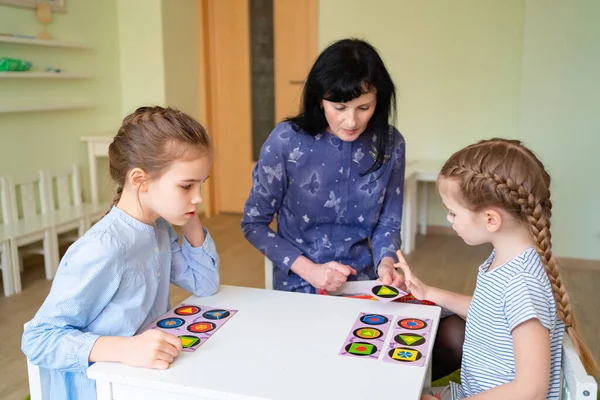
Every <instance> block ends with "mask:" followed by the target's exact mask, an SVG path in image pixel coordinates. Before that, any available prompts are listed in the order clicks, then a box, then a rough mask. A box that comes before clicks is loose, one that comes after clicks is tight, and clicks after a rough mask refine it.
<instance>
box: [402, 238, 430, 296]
mask: <svg viewBox="0 0 600 400" xmlns="http://www.w3.org/2000/svg"><path fill="white" fill-rule="evenodd" d="M396 254H397V255H398V264H396V265H395V266H396V267H398V268H400V269H402V272H403V273H404V281H405V283H406V288H407V289H408V290H409V291H410V293H411V294H412V295H413V296H415V297H416V298H417V299H419V300H423V299H427V292H428V291H429V286H427V285H426V284H424V283H423V282H421V280H420V279H419V278H417V277H416V276H415V275H414V274H413V273H412V271H411V270H410V267H409V266H408V263H407V262H406V260H405V259H404V256H403V255H402V252H401V251H400V250H398V251H397V252H396Z"/></svg>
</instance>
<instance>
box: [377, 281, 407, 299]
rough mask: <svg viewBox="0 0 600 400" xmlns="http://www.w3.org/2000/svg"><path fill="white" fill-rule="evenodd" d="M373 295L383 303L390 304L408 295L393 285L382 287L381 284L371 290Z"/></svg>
mask: <svg viewBox="0 0 600 400" xmlns="http://www.w3.org/2000/svg"><path fill="white" fill-rule="evenodd" d="M371 294H372V295H373V296H374V297H375V298H376V299H377V300H379V301H381V302H382V303H389V302H391V301H394V300H396V299H399V298H400V297H403V296H406V295H407V294H408V293H406V292H405V291H403V290H401V289H398V288H397V287H395V286H392V285H382V284H380V283H378V284H376V285H374V286H373V287H372V288H371Z"/></svg>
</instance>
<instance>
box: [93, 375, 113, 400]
mask: <svg viewBox="0 0 600 400" xmlns="http://www.w3.org/2000/svg"><path fill="white" fill-rule="evenodd" d="M96 395H97V399H98V400H112V398H113V396H112V385H111V383H110V382H104V381H99V380H97V381H96Z"/></svg>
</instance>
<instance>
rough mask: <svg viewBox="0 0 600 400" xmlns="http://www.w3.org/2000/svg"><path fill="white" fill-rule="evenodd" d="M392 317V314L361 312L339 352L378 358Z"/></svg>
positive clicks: (345, 354) (351, 355)
mask: <svg viewBox="0 0 600 400" xmlns="http://www.w3.org/2000/svg"><path fill="white" fill-rule="evenodd" d="M392 318H393V316H392V315H384V314H372V313H360V314H359V315H358V317H357V318H356V320H355V321H354V325H352V329H350V332H349V333H348V336H347V337H346V341H345V342H344V345H343V346H342V349H341V350H340V353H339V354H340V355H342V356H347V357H358V358H370V359H378V358H379V354H380V353H381V350H382V349H383V344H384V343H385V338H386V336H387V333H388V331H389V329H390V326H391V321H392Z"/></svg>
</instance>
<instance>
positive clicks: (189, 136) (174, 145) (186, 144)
mask: <svg viewBox="0 0 600 400" xmlns="http://www.w3.org/2000/svg"><path fill="white" fill-rule="evenodd" d="M203 155H212V146H211V142H210V138H209V136H208V134H207V133H206V130H205V129H204V127H203V126H202V125H201V124H200V123H199V122H198V121H196V120H195V119H194V118H192V117H190V116H189V115H187V114H185V113H183V112H181V111H178V110H175V109H173V108H169V107H167V108H163V107H158V106H154V107H140V108H138V109H137V110H135V111H134V112H133V113H131V114H129V115H128V116H127V117H125V119H124V120H123V123H122V125H121V127H120V128H119V132H118V133H117V135H116V136H115V138H114V139H113V141H112V143H111V144H110V146H109V148H108V157H109V164H110V176H111V178H112V179H113V180H114V181H115V183H116V184H117V194H116V195H115V197H114V199H113V202H112V205H111V208H112V206H115V205H117V203H118V202H119V200H120V199H121V194H122V193H123V186H124V185H125V179H126V176H127V172H128V171H129V170H131V169H132V168H136V167H137V168H140V169H142V170H143V171H144V172H146V173H147V174H148V176H149V178H150V179H157V178H159V177H160V176H161V175H162V174H163V173H165V172H166V171H167V169H168V168H169V166H170V165H171V163H172V162H173V161H175V160H180V159H186V158H195V157H200V156H203Z"/></svg>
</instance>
